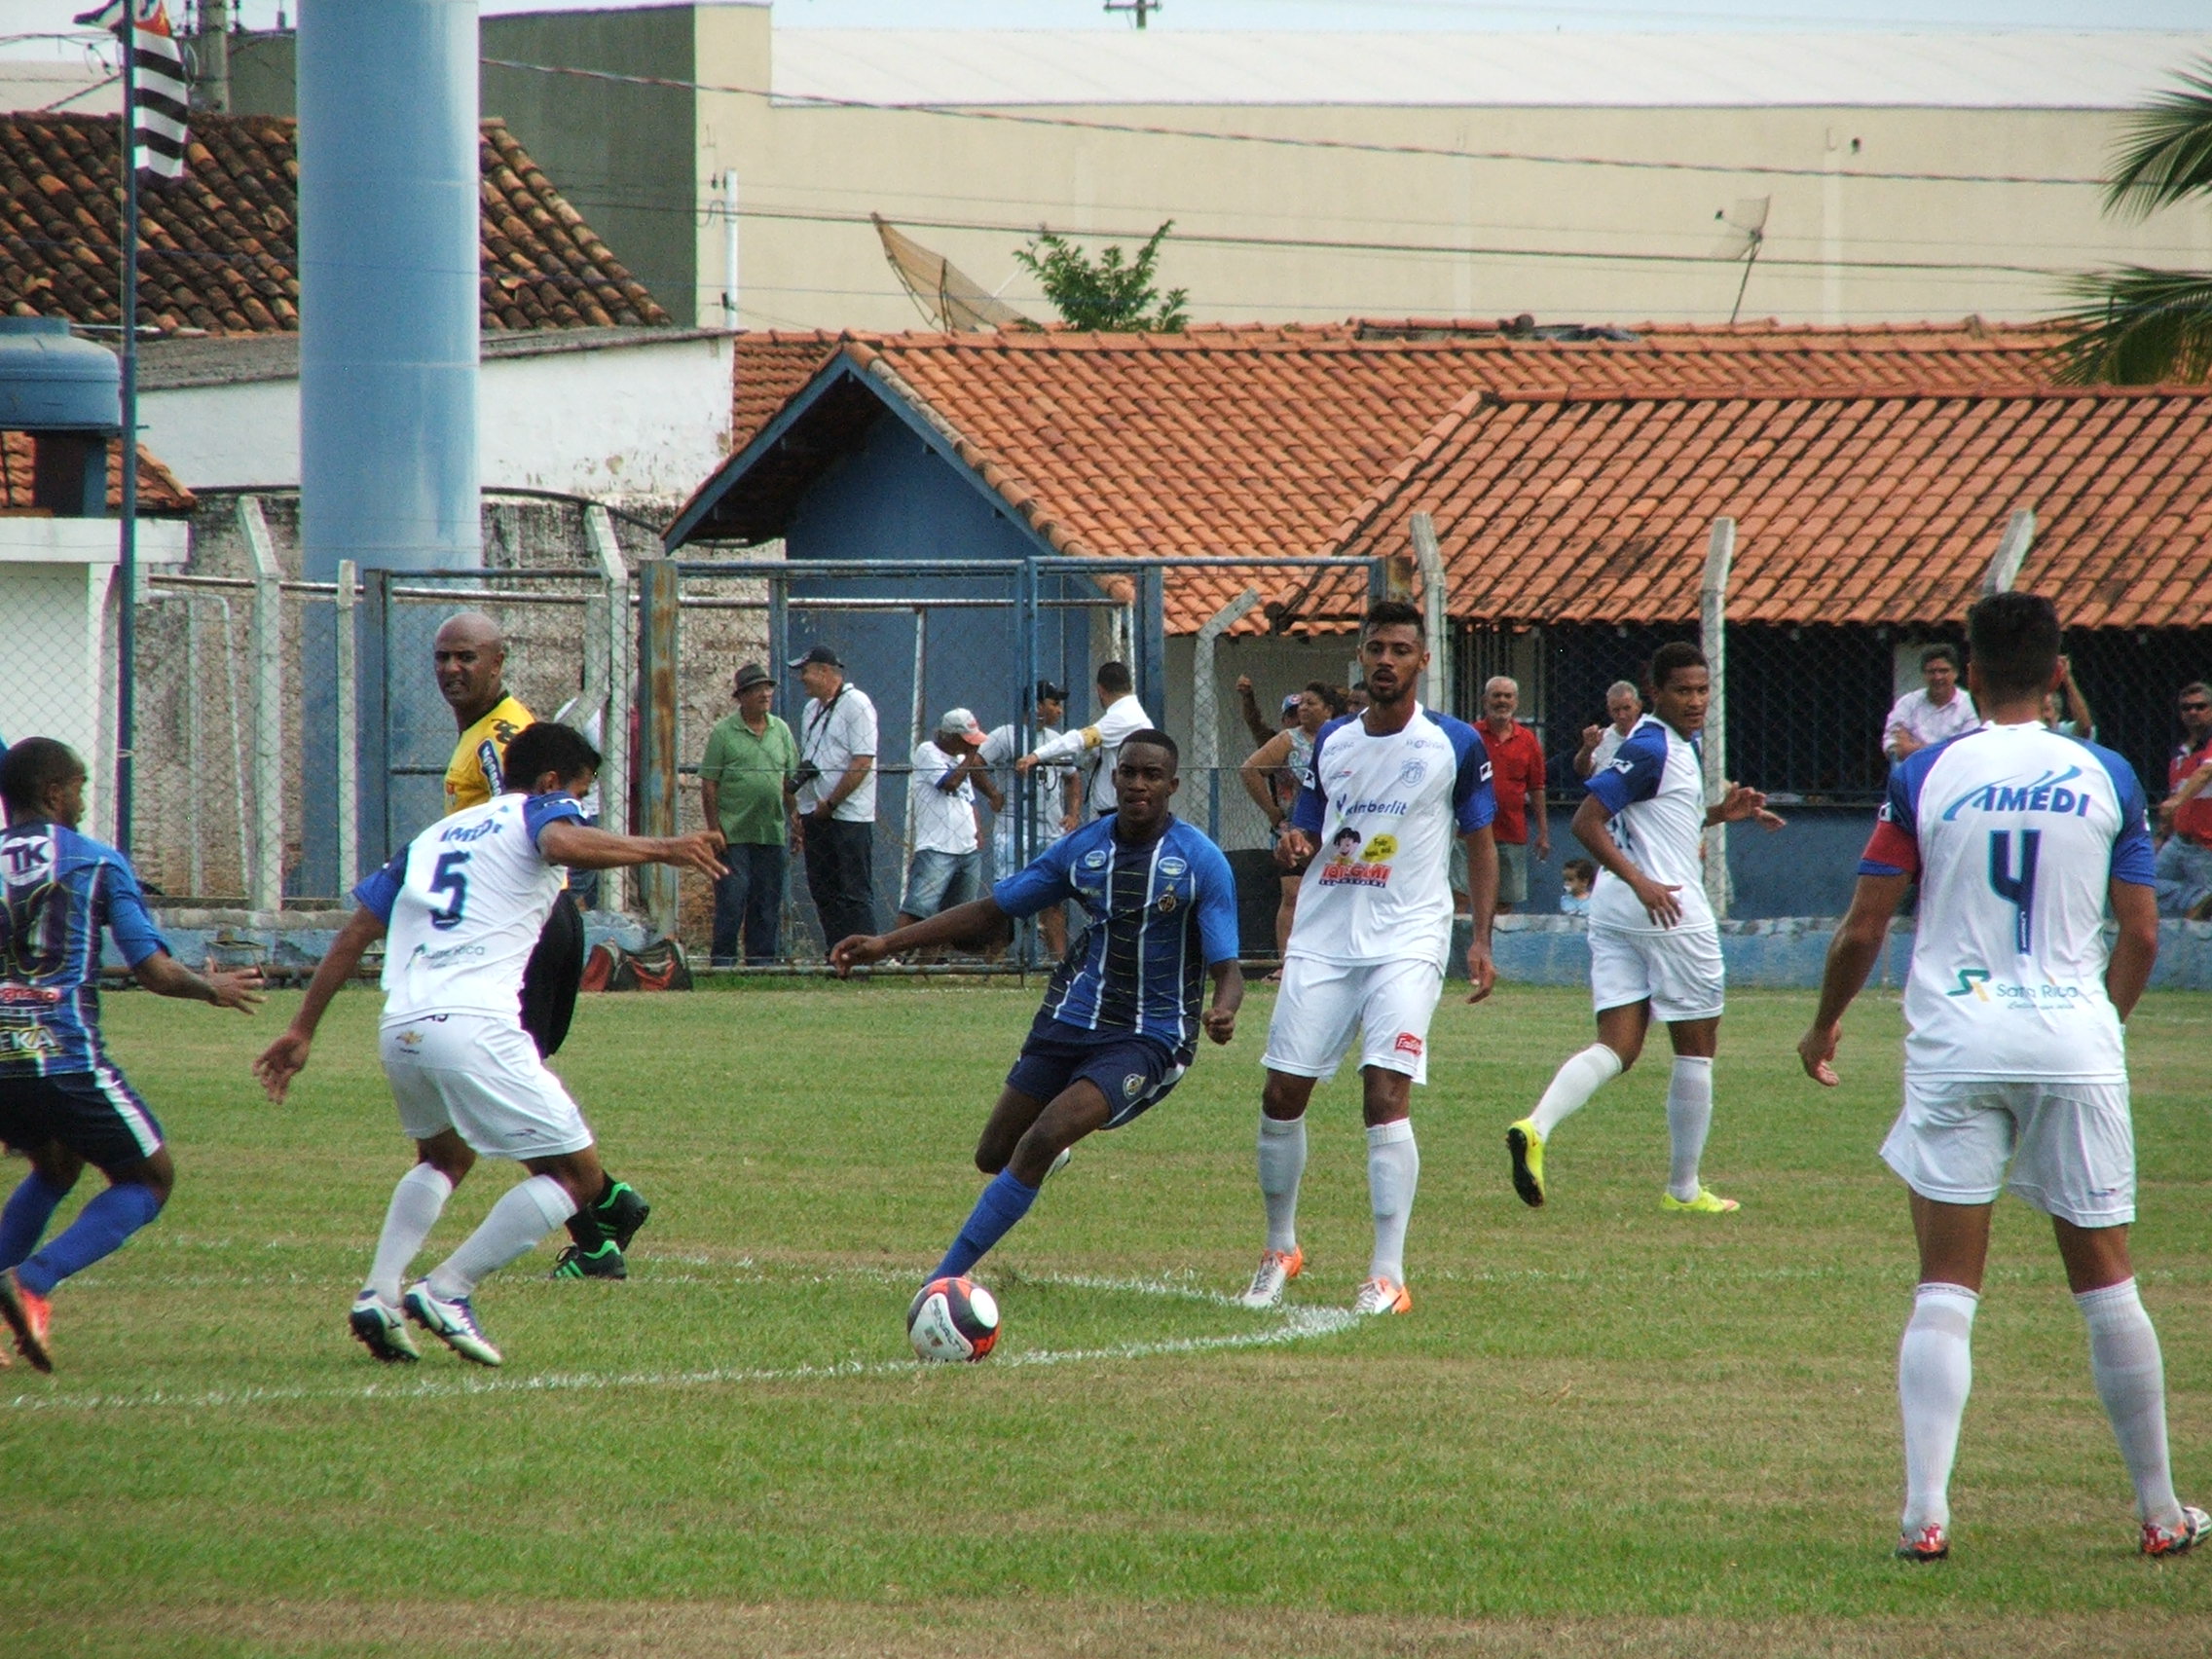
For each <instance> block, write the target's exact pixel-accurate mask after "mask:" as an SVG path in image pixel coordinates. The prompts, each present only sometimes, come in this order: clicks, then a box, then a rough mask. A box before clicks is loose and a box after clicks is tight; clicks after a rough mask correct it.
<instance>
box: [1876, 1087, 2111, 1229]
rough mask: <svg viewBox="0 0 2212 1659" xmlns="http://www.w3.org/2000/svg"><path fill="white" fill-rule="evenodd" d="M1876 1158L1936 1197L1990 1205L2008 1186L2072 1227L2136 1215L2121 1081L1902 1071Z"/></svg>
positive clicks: (1908, 1183) (2104, 1223)
mask: <svg viewBox="0 0 2212 1659" xmlns="http://www.w3.org/2000/svg"><path fill="white" fill-rule="evenodd" d="M1882 1161H1883V1162H1885V1163H1887V1164H1888V1165H1889V1166H1890V1167H1891V1168H1892V1169H1894V1170H1896V1171H1897V1172H1898V1174H1899V1176H1900V1177H1902V1178H1903V1181H1904V1184H1905V1185H1906V1186H1908V1187H1910V1188H1911V1189H1912V1190H1913V1191H1914V1192H1916V1193H1918V1194H1919V1195H1920V1196H1921V1197H1922V1198H1934V1199H1935V1200H1936V1202H1937V1203H1944V1204H1987V1203H1994V1202H1995V1201H1996V1199H1997V1195H1998V1193H1999V1191H2000V1190H2002V1189H2003V1188H2006V1187H2009V1188H2011V1190H2012V1191H2013V1193H2014V1194H2015V1195H2017V1196H2018V1197H2019V1198H2023V1199H2025V1200H2026V1201H2027V1202H2028V1203H2031V1204H2033V1205H2035V1207H2036V1208H2037V1209H2040V1210H2042V1211H2043V1212H2044V1213H2045V1214H2046V1215H2055V1216H2057V1217H2058V1218H2059V1219H2060V1220H2062V1221H2070V1222H2072V1223H2073V1224H2074V1225H2075V1226H2076V1227H2121V1226H2124V1225H2125V1224H2127V1223H2128V1222H2131V1221H2133V1220H2134V1219H2135V1126H2134V1123H2133V1120H2132V1119H2131V1118H2130V1117H2129V1115H2128V1110H2127V1085H2125V1084H2124V1083H2056V1082H2040V1081H2019V1082H2011V1083H1962V1082H1950V1081H1943V1082H1936V1081H1930V1082H1926V1083H1916V1082H1914V1081H1913V1080H1912V1079H1911V1078H1909V1077H1908V1078H1906V1079H1905V1084H1904V1109H1903V1110H1902V1111H1900V1112H1899V1114H1898V1121H1897V1123H1896V1124H1893V1125H1891V1128H1890V1134H1889V1138H1888V1139H1887V1140H1885V1141H1883V1142H1882ZM2008 1165H2009V1170H2008Z"/></svg>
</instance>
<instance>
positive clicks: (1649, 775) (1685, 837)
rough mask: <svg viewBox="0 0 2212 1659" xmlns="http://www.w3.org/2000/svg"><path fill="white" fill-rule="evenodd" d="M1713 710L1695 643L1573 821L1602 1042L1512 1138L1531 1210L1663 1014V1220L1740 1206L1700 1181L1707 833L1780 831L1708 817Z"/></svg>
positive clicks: (1704, 1124) (1663, 667) (1678, 645)
mask: <svg viewBox="0 0 2212 1659" xmlns="http://www.w3.org/2000/svg"><path fill="white" fill-rule="evenodd" d="M1712 697H1713V674H1712V671H1711V670H1710V669H1708V668H1707V666H1706V661H1705V654H1704V653H1703V652H1702V651H1700V650H1699V649H1698V648H1697V646H1695V645H1690V644H1689V643H1688V642H1687V641H1682V640H1677V641H1675V642H1673V643H1671V644H1669V645H1661V646H1660V647H1659V649H1658V650H1657V651H1656V652H1655V653H1654V654H1653V656H1652V658H1651V703H1652V712H1651V713H1650V714H1648V715H1645V716H1644V717H1643V718H1642V719H1641V720H1639V721H1638V722H1637V724H1636V726H1635V727H1634V729H1632V730H1631V731H1630V732H1629V734H1628V736H1627V737H1625V738H1624V739H1622V740H1621V746H1620V748H1619V750H1618V751H1616V752H1615V754H1614V756H1613V758H1612V760H1611V762H1610V763H1609V764H1607V765H1605V766H1604V767H1602V768H1600V769H1599V770H1598V771H1596V772H1593V773H1592V774H1591V776H1590V781H1589V783H1588V784H1587V785H1586V786H1585V788H1586V789H1587V790H1588V791H1589V793H1587V794H1586V795H1584V796H1583V799H1582V804H1581V806H1579V807H1577V808H1576V809H1575V813H1574V823H1573V826H1572V828H1573V830H1574V833H1575V836H1576V838H1577V839H1579V840H1580V841H1581V843H1582V844H1583V845H1584V846H1585V847H1587V848H1589V849H1590V856H1591V857H1592V858H1593V859H1596V860H1597V861H1598V868H1599V871H1600V873H1599V876H1598V884H1597V886H1596V887H1595V888H1594V889H1593V890H1592V892H1591V895H1590V933H1589V940H1590V993H1591V1000H1592V1001H1593V1002H1594V1003H1595V1004H1596V1005H1597V1011H1598V1040H1597V1042H1595V1043H1593V1044H1591V1045H1590V1047H1589V1048H1587V1049H1584V1050H1583V1051H1581V1052H1580V1053H1578V1054H1576V1055H1574V1056H1573V1057H1572V1058H1570V1059H1569V1060H1568V1061H1567V1063H1566V1064H1565V1065H1563V1066H1561V1067H1560V1068H1559V1071H1558V1072H1557V1073H1556V1074H1555V1075H1554V1076H1553V1078H1552V1081H1551V1087H1550V1088H1546V1089H1545V1090H1544V1092H1543V1097H1542V1098H1541V1099H1539V1100H1538V1101H1537V1102H1536V1109H1535V1111H1533V1112H1531V1113H1530V1115H1529V1116H1528V1117H1526V1118H1523V1119H1522V1120H1521V1121H1520V1122H1518V1123H1516V1124H1513V1125H1512V1126H1511V1127H1509V1128H1508V1129H1507V1130H1506V1131H1505V1146H1506V1150H1507V1151H1508V1152H1509V1153H1510V1154H1511V1155H1512V1158H1513V1190H1514V1191H1515V1192H1516V1193H1518V1194H1520V1195H1521V1201H1522V1202H1523V1203H1525V1204H1528V1205H1530V1207H1531V1208H1536V1207H1540V1206H1541V1205H1542V1204H1543V1201H1544V1146H1545V1143H1546V1142H1548V1141H1549V1140H1550V1139H1551V1137H1552V1133H1553V1131H1554V1130H1556V1129H1557V1128H1558V1127H1559V1124H1560V1121H1561V1120H1562V1119H1564V1118H1566V1117H1567V1116H1568V1115H1569V1114H1570V1113H1573V1112H1577V1111H1579V1110H1581V1108H1582V1107H1583V1105H1584V1104H1585V1103H1586V1102H1587V1101H1588V1100H1589V1098H1590V1097H1591V1096H1592V1095H1593V1094H1595V1093H1597V1092H1598V1090H1599V1089H1601V1088H1604V1086H1605V1085H1606V1084H1608V1083H1610V1082H1612V1080H1613V1079H1614V1078H1616V1077H1619V1076H1620V1075H1621V1074H1622V1073H1623V1072H1625V1071H1627V1070H1628V1069H1629V1067H1631V1066H1633V1065H1635V1064H1636V1059H1637V1056H1638V1055H1639V1054H1641V1053H1642V1052H1643V1039H1644V1035H1645V1033H1647V1032H1648V1031H1649V1030H1650V1029H1651V1019H1652V1016H1653V1015H1654V1014H1656V1015H1657V1016H1658V1017H1659V1018H1660V1019H1662V1020H1664V1021H1665V1022H1666V1025H1667V1036H1668V1038H1669V1040H1670V1041H1671V1042H1672V1043H1673V1044H1674V1049H1675V1071H1674V1076H1673V1077H1672V1078H1671V1079H1670V1080H1669V1082H1668V1085H1667V1139H1668V1143H1669V1146H1670V1148H1671V1155H1670V1157H1669V1160H1668V1165H1667V1190H1666V1192H1665V1193H1664V1194H1662V1195H1661V1196H1660V1199H1659V1207H1660V1208H1661V1209H1663V1210H1667V1211H1670V1212H1673V1213H1677V1214H1685V1215H1725V1214H1727V1213H1728V1212H1729V1211H1731V1210H1733V1209H1735V1208H1736V1207H1737V1203H1736V1200H1735V1199H1734V1198H1719V1197H1717V1196H1715V1195H1714V1193H1713V1192H1711V1191H1710V1190H1709V1189H1707V1188H1706V1186H1705V1185H1704V1184H1703V1183H1702V1182H1701V1181H1700V1179H1699V1177H1698V1163H1699V1161H1700V1160H1701V1159H1702V1158H1703V1157H1704V1155H1705V1137H1706V1133H1707V1131H1708V1130H1709V1129H1711V1128H1712V1126H1713V1056H1714V1052H1715V1051H1717V1050H1718V1048H1719V1044H1720V1010H1721V1004H1722V1002H1723V1000H1724V998H1723V992H1722V979H1721V968H1720V928H1719V924H1718V923H1717V922H1716V921H1715V920H1714V915H1713V906H1712V905H1711V904H1710V903H1708V902H1707V900H1706V897H1705V868H1704V861H1703V858H1702V855H1701V848H1702V846H1703V843H1704V836H1705V829H1706V826H1707V825H1709V824H1736V823H1741V822H1742V821H1743V820H1745V819H1747V818H1749V819H1755V820H1756V821H1757V822H1758V824H1759V825H1760V826H1761V828H1763V829H1767V830H1779V829H1781V828H1782V820H1781V819H1780V818H1777V817H1776V816H1775V815H1774V814H1773V813H1771V812H1769V811H1767V809H1766V796H1765V795H1763V794H1761V793H1759V792H1758V791H1756V790H1752V789H1746V788H1745V787H1743V786H1742V785H1740V784H1735V785H1730V786H1729V788H1728V792H1727V793H1726V794H1725V795H1723V796H1722V797H1721V800H1720V803H1719V804H1718V805H1717V806H1713V807H1708V806H1707V805H1706V804H1705V765H1704V761H1703V760H1702V758H1701V757H1700V756H1699V753H1698V744H1697V738H1698V733H1699V732H1700V731H1702V730H1704V728H1705V712H1706V708H1707V706H1708V705H1709V704H1710V702H1711V701H1712Z"/></svg>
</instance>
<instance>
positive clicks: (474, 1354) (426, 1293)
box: [400, 1279, 500, 1365]
mask: <svg viewBox="0 0 2212 1659" xmlns="http://www.w3.org/2000/svg"><path fill="white" fill-rule="evenodd" d="M400 1303H401V1305H402V1306H403V1307H405V1308H406V1309H407V1316H408V1317H409V1318H410V1319H412V1320H414V1321H415V1323H416V1324H418V1325H420V1326H422V1327H423V1329H424V1330H425V1331H427V1332H429V1333H430V1335H431V1336H433V1337H435V1338H437V1339H438V1341H440V1342H441V1343H443V1344H445V1345H446V1346H448V1347H450V1348H451V1349H453V1351H454V1352H456V1353H458V1354H460V1355H461V1358H463V1359H468V1360H474V1361H475V1362H476V1363H477V1364H478V1365H498V1364H499V1363H500V1355H499V1350H498V1348H496V1347H494V1346H492V1339H491V1338H489V1337H487V1336H486V1335H485V1334H484V1327H483V1326H481V1325H479V1324H478V1323H477V1322H476V1309H473V1308H471V1307H469V1305H468V1298H467V1297H465V1296H457V1297H455V1298H454V1299H453V1300H452V1301H451V1302H448V1301H447V1300H446V1299H445V1298H444V1297H442V1296H433V1295H431V1294H430V1281H429V1280H428V1279H417V1280H416V1281H415V1282H414V1283H413V1284H411V1285H409V1286H408V1287H407V1294H406V1295H405V1296H403V1297H401V1298H400Z"/></svg>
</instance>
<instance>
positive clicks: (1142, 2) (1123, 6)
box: [1106, 0, 1166, 29]
mask: <svg viewBox="0 0 2212 1659" xmlns="http://www.w3.org/2000/svg"><path fill="white" fill-rule="evenodd" d="M1165 3H1166V0H1106V10H1107V11H1109V12H1127V13H1129V14H1130V15H1131V16H1133V17H1134V18H1136V20H1137V27H1138V28H1140V29H1141V28H1143V27H1144V20H1145V18H1146V16H1147V14H1149V13H1153V12H1157V11H1159V10H1160V9H1161V6H1163V5H1164V4H1165Z"/></svg>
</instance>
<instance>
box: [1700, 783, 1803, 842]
mask: <svg viewBox="0 0 2212 1659" xmlns="http://www.w3.org/2000/svg"><path fill="white" fill-rule="evenodd" d="M1746 819H1750V820H1751V821H1752V822H1754V823H1756V824H1757V825H1758V827H1759V828H1760V829H1761V830H1769V831H1771V830H1780V829H1781V828H1782V827H1783V826H1784V825H1785V824H1787V823H1788V822H1789V821H1788V819H1786V818H1784V817H1782V816H1781V815H1780V814H1779V813H1775V812H1770V811H1768V810H1767V804H1766V796H1765V795H1764V794H1762V793H1759V792H1758V791H1757V790H1754V789H1752V788H1751V786H1750V785H1749V784H1730V785H1729V786H1728V793H1725V794H1723V795H1722V796H1721V797H1720V799H1719V801H1718V802H1717V803H1716V804H1715V805H1713V806H1709V807H1707V808H1706V809H1705V822H1706V827H1707V828H1708V829H1710V828H1711V827H1712V826H1714V825H1715V824H1741V823H1743V822H1744V821H1745V820H1746Z"/></svg>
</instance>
